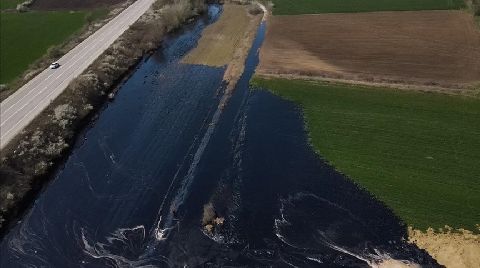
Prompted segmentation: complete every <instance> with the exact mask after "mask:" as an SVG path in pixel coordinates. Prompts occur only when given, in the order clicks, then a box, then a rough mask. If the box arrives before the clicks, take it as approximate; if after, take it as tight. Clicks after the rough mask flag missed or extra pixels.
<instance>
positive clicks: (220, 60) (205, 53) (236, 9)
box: [183, 4, 251, 67]
mask: <svg viewBox="0 0 480 268" xmlns="http://www.w3.org/2000/svg"><path fill="white" fill-rule="evenodd" d="M250 20H251V17H250V15H249V14H248V11H247V7H246V6H240V5H233V4H225V5H224V7H223V13H222V15H221V17H220V19H219V20H218V21H217V22H215V23H214V24H212V25H210V26H208V27H207V29H205V31H204V32H203V34H202V38H201V39H200V41H199V43H198V46H197V47H196V48H195V49H194V50H192V51H191V52H190V53H189V54H188V55H187V56H186V57H185V58H184V59H183V62H184V63H190V64H204V65H209V66H215V67H221V66H224V65H227V64H229V63H230V61H231V60H232V58H233V56H234V53H235V50H236V49H237V47H239V46H240V45H241V43H242V39H243V37H244V35H245V33H246V32H247V31H248V28H249V25H250Z"/></svg>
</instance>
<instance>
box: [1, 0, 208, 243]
mask: <svg viewBox="0 0 480 268" xmlns="http://www.w3.org/2000/svg"><path fill="white" fill-rule="evenodd" d="M205 7H206V6H205V3H204V1H203V0H158V1H157V2H155V3H154V4H153V5H152V7H151V8H150V10H148V11H147V12H146V13H145V14H144V15H143V16H142V17H141V18H140V19H139V20H138V21H137V22H136V23H134V24H133V25H132V26H130V28H129V30H127V31H126V32H125V33H124V34H123V35H122V36H121V37H120V38H119V39H118V40H117V41H115V43H114V44H113V45H112V46H111V47H110V48H109V49H107V50H106V51H105V52H104V53H103V54H102V55H101V56H100V57H99V58H98V59H97V60H96V61H95V62H94V63H93V64H92V65H91V66H89V67H88V69H87V70H86V71H85V72H84V74H82V75H81V76H79V77H77V78H76V79H75V80H74V81H72V83H71V84H70V85H69V86H68V87H67V89H66V90H65V91H64V92H63V93H62V94H61V95H60V96H59V97H58V98H57V99H55V100H54V101H53V102H52V103H51V104H50V105H49V106H48V107H47V108H46V109H45V110H44V111H43V112H42V113H41V114H40V115H39V116H38V117H37V118H35V119H34V120H33V121H32V123H31V124H30V125H29V126H28V127H27V128H26V129H25V130H24V131H23V132H22V133H21V134H20V135H18V136H17V137H16V138H15V139H14V140H12V142H10V143H9V145H7V147H5V148H4V149H3V150H2V152H1V163H0V164H1V165H0V237H1V235H2V234H3V232H4V231H5V230H6V229H7V226H8V223H9V221H11V220H13V219H15V218H16V217H17V216H18V215H19V214H20V213H22V211H23V210H24V209H25V208H26V207H28V206H29V204H30V202H31V200H32V199H33V198H34V197H35V195H36V193H37V192H38V191H39V189H40V188H41V186H42V184H43V182H44V181H45V180H46V179H47V178H48V175H49V174H50V173H51V172H52V171H53V170H54V168H55V166H56V164H58V163H60V162H61V160H62V157H63V156H65V155H67V154H68V152H69V151H70V149H69V148H70V147H71V145H72V144H73V142H74V140H75V137H76V134H77V133H78V132H79V131H80V130H81V129H82V128H83V127H84V126H85V124H87V123H88V122H89V121H90V119H91V118H92V116H93V115H94V114H95V111H96V110H98V109H99V108H100V107H101V106H102V104H103V103H104V102H105V100H106V99H107V96H108V95H109V93H110V92H111V91H112V90H113V89H114V88H115V87H116V84H117V83H118V82H120V81H121V79H122V78H123V77H124V76H125V75H126V74H127V73H128V70H129V69H130V68H131V67H133V66H135V65H136V64H137V63H138V61H139V60H140V59H141V58H142V57H143V56H144V55H145V54H146V53H148V52H149V51H152V50H154V49H156V48H157V47H158V46H159V45H160V43H161V40H162V38H163V37H164V36H165V34H166V33H168V32H170V31H172V30H174V29H176V28H177V27H179V26H180V25H181V24H182V23H183V22H184V21H186V20H187V19H188V18H190V17H192V16H196V15H198V14H199V13H200V12H203V10H204V9H205Z"/></svg>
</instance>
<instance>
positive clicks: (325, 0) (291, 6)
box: [273, 0, 465, 15]
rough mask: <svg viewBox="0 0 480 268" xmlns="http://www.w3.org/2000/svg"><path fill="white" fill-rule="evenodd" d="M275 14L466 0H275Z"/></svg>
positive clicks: (458, 4)
mask: <svg viewBox="0 0 480 268" xmlns="http://www.w3.org/2000/svg"><path fill="white" fill-rule="evenodd" d="M273 2H274V4H275V7H274V9H273V14H274V15H293V14H314V13H341V12H345V13H347V12H370V11H405V10H435V9H442V10H443V9H460V8H463V7H465V2H464V0H273Z"/></svg>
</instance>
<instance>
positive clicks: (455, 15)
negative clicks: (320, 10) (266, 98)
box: [257, 11, 480, 88]
mask: <svg viewBox="0 0 480 268" xmlns="http://www.w3.org/2000/svg"><path fill="white" fill-rule="evenodd" d="M257 74H259V75H262V74H263V75H288V74H293V75H307V76H317V77H327V78H336V79H348V80H358V81H368V82H378V83H395V84H414V85H415V84H416V85H431V86H440V87H447V88H448V87H449V88H464V87H468V86H471V85H475V84H477V85H478V82H479V81H480V31H479V30H478V28H477V27H476V25H475V22H474V19H473V17H472V16H471V15H470V14H468V13H466V12H462V11H407V12H374V13H356V14H319V15H294V16H273V17H271V18H270V19H269V21H268V29H267V35H266V40H265V43H264V45H263V47H262V49H261V52H260V65H259V67H258V68H257Z"/></svg>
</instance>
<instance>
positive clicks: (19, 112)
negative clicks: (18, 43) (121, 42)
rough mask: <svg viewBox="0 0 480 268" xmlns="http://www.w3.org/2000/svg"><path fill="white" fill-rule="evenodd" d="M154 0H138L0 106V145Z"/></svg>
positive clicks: (46, 103) (58, 93)
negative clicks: (55, 66)
mask: <svg viewBox="0 0 480 268" xmlns="http://www.w3.org/2000/svg"><path fill="white" fill-rule="evenodd" d="M154 1H155V0H137V1H136V2H135V3H133V4H132V5H130V6H129V7H128V8H126V9H125V10H124V11H123V12H122V13H120V14H119V15H118V16H116V17H115V18H113V19H112V20H111V21H109V22H108V23H107V24H106V25H104V26H103V27H102V28H100V29H99V30H98V31H96V32H95V33H93V34H92V35H91V36H89V37H88V38H87V39H85V40H84V41H83V42H82V43H80V44H79V45H78V46H76V47H75V48H74V49H72V50H71V51H70V52H68V53H67V54H66V55H65V56H63V57H62V58H61V59H59V60H58V62H59V63H60V65H61V66H60V68H58V69H56V70H51V69H46V70H44V71H43V72H42V73H40V74H39V75H37V76H36V77H35V78H33V79H32V80H31V81H30V82H28V83H27V84H25V85H24V86H23V87H22V88H20V89H19V90H17V91H16V92H15V93H14V94H12V95H11V96H10V97H8V98H7V99H6V100H4V101H3V102H2V103H1V105H0V148H3V147H4V146H5V145H7V143H8V142H9V141H10V140H11V139H12V138H13V137H15V135H17V134H18V133H19V132H20V131H22V130H23V128H25V127H26V126H27V125H28V124H29V123H30V122H31V121H32V120H33V119H34V118H35V117H36V116H37V115H38V114H39V113H40V112H42V111H43V110H44V109H45V108H46V107H47V106H48V105H49V104H50V102H51V101H52V100H54V99H55V98H56V97H57V96H58V95H60V94H61V93H62V92H63V90H65V88H66V87H67V85H68V84H69V83H70V82H71V81H72V80H73V79H74V78H75V77H77V76H78V75H80V74H81V73H83V71H84V70H85V69H86V68H87V67H88V66H89V65H90V64H91V63H92V62H93V61H94V60H95V59H96V58H97V57H98V56H100V55H101V54H102V53H103V51H105V50H106V49H107V48H108V47H109V46H110V45H111V44H112V43H113V42H114V41H115V40H116V39H117V38H118V37H119V36H120V35H121V34H122V33H123V32H124V31H125V30H127V29H128V27H129V26H130V25H131V24H133V23H134V22H135V21H137V20H138V18H139V17H140V16H141V15H142V14H143V13H145V11H147V10H148V8H149V7H150V6H151V5H152V3H153V2H154Z"/></svg>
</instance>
